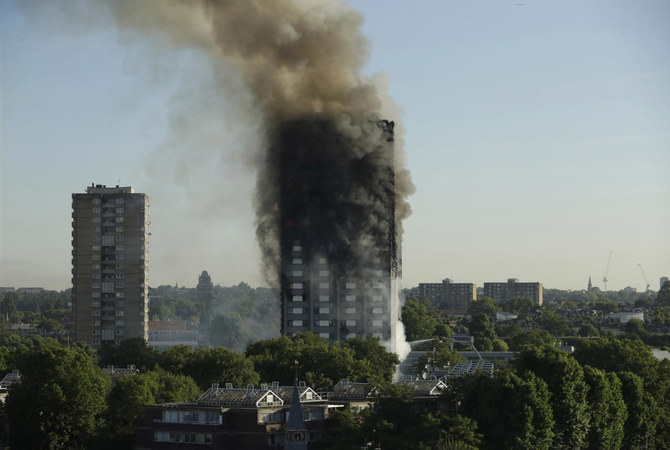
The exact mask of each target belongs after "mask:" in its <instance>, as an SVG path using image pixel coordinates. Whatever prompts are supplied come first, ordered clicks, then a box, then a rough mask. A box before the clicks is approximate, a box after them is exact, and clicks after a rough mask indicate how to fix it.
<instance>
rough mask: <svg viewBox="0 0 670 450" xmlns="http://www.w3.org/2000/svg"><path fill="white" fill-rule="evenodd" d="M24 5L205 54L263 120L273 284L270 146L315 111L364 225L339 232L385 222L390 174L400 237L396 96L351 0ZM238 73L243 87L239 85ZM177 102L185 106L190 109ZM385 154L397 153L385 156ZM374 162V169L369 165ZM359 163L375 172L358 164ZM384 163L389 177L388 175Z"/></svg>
mask: <svg viewBox="0 0 670 450" xmlns="http://www.w3.org/2000/svg"><path fill="white" fill-rule="evenodd" d="M25 5H32V6H26V8H32V9H33V10H40V14H41V15H42V16H43V17H46V16H48V17H49V18H50V20H52V19H51V18H52V17H54V16H56V15H57V13H58V11H59V10H61V9H63V8H64V7H66V6H67V5H70V6H71V8H69V9H68V11H70V13H68V14H67V16H68V17H69V21H70V22H73V21H74V22H76V23H73V24H71V25H74V26H70V28H73V29H74V28H77V27H80V28H85V27H86V26H90V27H92V26H95V25H96V22H97V23H100V22H101V21H104V20H106V19H107V18H110V17H111V18H112V20H113V21H114V22H115V24H116V26H117V29H118V30H119V31H120V35H121V39H122V40H123V41H124V42H126V41H132V42H145V43H148V44H146V45H149V46H152V45H155V46H157V47H158V46H159V47H161V48H163V49H165V48H175V49H179V50H189V51H193V52H195V53H198V54H202V55H205V56H206V57H207V60H208V61H209V62H210V63H211V67H212V69H213V70H214V77H213V78H214V79H215V80H216V82H217V83H218V85H217V86H216V87H217V88H218V89H220V90H221V91H225V92H226V97H227V98H228V100H230V101H233V102H236V109H237V111H239V115H244V116H248V117H254V118H255V119H256V121H257V123H259V124H260V125H259V126H258V130H259V131H258V133H259V134H260V138H259V137H254V139H250V140H249V141H250V147H251V148H249V152H253V158H252V159H253V161H255V165H256V169H257V174H258V177H257V183H256V192H255V200H254V203H255V208H256V226H257V233H256V234H257V236H258V241H259V244H260V247H261V252H262V254H263V264H264V274H265V275H266V278H267V279H268V281H269V282H270V283H271V284H272V285H273V286H277V281H278V280H277V269H278V267H279V230H278V225H279V221H280V217H279V209H280V208H279V206H280V205H279V184H278V179H279V176H280V174H279V173H278V171H279V165H278V164H277V163H276V159H277V158H276V155H275V154H273V152H275V151H276V150H277V145H275V144H273V142H272V138H273V137H274V136H277V134H278V133H281V129H282V127H283V126H284V125H282V124H286V123H292V122H293V123H295V121H308V122H310V121H313V120H314V119H315V118H317V117H318V121H319V122H320V123H328V127H330V128H331V131H332V132H333V135H335V134H336V135H339V136H341V139H343V140H346V141H347V142H348V144H350V145H342V146H338V147H337V149H336V150H337V151H336V154H332V155H331V154H329V155H328V159H329V161H331V163H332V164H335V165H338V166H341V167H343V168H345V169H346V177H344V178H343V179H341V183H348V184H349V185H350V189H349V192H348V193H347V194H346V195H348V196H349V199H348V200H347V203H349V204H351V205H353V206H352V207H354V208H357V211H358V213H359V214H358V215H359V216H360V220H361V221H360V223H356V224H351V225H353V226H352V227H350V229H356V230H360V233H358V235H355V234H351V235H348V236H345V237H343V239H345V238H346V239H350V240H351V244H352V246H353V245H358V246H361V245H362V247H359V248H361V249H364V248H365V245H364V244H365V241H366V238H365V235H366V234H368V235H369V236H372V235H374V234H375V233H377V232H378V231H379V230H380V229H381V228H379V227H380V226H382V227H386V225H385V224H381V223H377V222H379V220H378V219H379V217H381V216H380V215H379V214H377V213H376V211H377V210H379V209H380V208H382V209H383V206H382V205H380V198H381V197H380V195H378V193H376V192H375V189H376V188H377V187H378V186H384V185H385V184H388V182H389V180H391V181H392V182H393V184H394V193H395V194H394V195H395V201H394V204H395V217H396V224H395V225H396V226H395V227H394V229H395V232H396V233H397V235H398V236H397V240H398V242H399V241H400V236H401V233H402V227H401V225H402V220H403V219H404V218H406V217H407V216H408V215H409V212H410V209H409V206H408V204H407V201H406V199H407V196H408V195H409V194H410V193H411V192H412V191H413V186H412V183H411V181H410V177H409V174H408V172H407V170H406V169H405V168H404V166H403V153H402V133H401V126H400V124H399V122H398V117H397V113H396V111H395V108H394V105H393V103H392V101H391V100H390V99H389V98H388V97H387V96H386V94H385V92H384V89H383V88H382V89H380V88H379V84H380V82H379V80H378V79H375V78H370V77H366V76H364V75H363V74H362V69H363V67H364V65H365V64H366V62H367V59H368V42H367V40H366V39H365V37H364V36H363V35H362V32H361V26H362V24H363V17H362V16H361V14H360V13H358V12H357V11H355V10H353V9H352V8H351V6H349V5H348V4H347V3H345V2H342V1H338V0H322V1H305V0H108V1H105V2H96V1H91V2H81V1H79V2H72V3H67V4H65V3H64V4H61V3H60V2H57V3H51V2H31V1H30V0H27V1H26V3H25ZM100 7H102V10H101V9H100ZM49 11H51V12H49ZM101 11H102V12H103V13H102V14H101V13H100V12H101ZM52 13H53V14H52ZM63 15H64V13H61V16H63ZM72 17H74V19H72ZM231 72H234V75H231ZM239 80H241V83H242V84H243V86H244V90H243V92H242V90H240V89H238V85H237V82H238V81H239ZM189 89H194V87H193V86H189ZM184 109H185V110H186V109H188V113H190V112H192V109H193V105H189V106H188V107H184ZM175 110H176V112H175V111H172V115H173V116H174V115H177V116H178V115H179V105H176V106H175ZM183 115H184V116H186V115H187V113H184V114H183ZM379 119H387V120H391V121H395V122H396V126H395V130H394V133H395V143H394V146H393V147H394V149H393V152H392V153H391V154H388V153H387V154H383V152H380V149H379V142H378V138H379V136H380V134H381V133H382V130H381V129H380V128H379V127H378V126H377V122H378V120H379ZM192 121H193V118H192V117H189V118H186V117H184V119H183V124H185V125H184V126H182V127H181V128H184V127H185V126H186V127H187V126H188V124H190V123H192ZM173 128H174V129H179V128H180V127H178V126H176V127H173ZM174 129H173V131H172V133H173V137H172V139H171V141H173V142H174V141H175V140H176V139H178V137H179V136H180V133H182V134H183V130H181V131H175V130H174ZM186 134H188V133H186ZM174 136H177V138H175V137H174ZM169 140H170V139H169ZM177 145H178V143H177ZM225 151H226V150H225V149H224V148H222V149H221V152H225ZM314 151H320V150H318V149H314ZM380 158H381V159H384V158H386V160H384V161H380ZM388 158H392V161H391V162H392V164H389V161H388ZM377 163H381V165H380V166H379V167H376V166H375V164H377ZM363 166H365V167H368V168H369V169H370V170H362V169H361V167H363ZM389 167H390V168H392V171H393V173H388V169H389ZM363 178H364V179H365V182H364V183H363V182H362V179H363ZM347 220H348V219H347ZM344 228H346V227H344ZM344 228H343V229H344ZM386 229H388V227H386ZM375 230H377V231H375ZM351 250H352V251H353V247H352V248H351Z"/></svg>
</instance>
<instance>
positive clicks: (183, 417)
mask: <svg viewBox="0 0 670 450" xmlns="http://www.w3.org/2000/svg"><path fill="white" fill-rule="evenodd" d="M163 422H164V423H197V424H202V425H220V424H221V423H222V422H221V414H219V413H217V412H211V411H194V410H183V409H182V410H168V411H163Z"/></svg>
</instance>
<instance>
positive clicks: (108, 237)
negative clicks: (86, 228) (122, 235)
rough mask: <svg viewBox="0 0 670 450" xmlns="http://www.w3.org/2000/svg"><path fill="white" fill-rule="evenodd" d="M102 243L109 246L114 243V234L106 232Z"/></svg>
mask: <svg viewBox="0 0 670 450" xmlns="http://www.w3.org/2000/svg"><path fill="white" fill-rule="evenodd" d="M102 245H104V246H109V245H114V236H112V235H111V234H106V235H104V236H103V237H102Z"/></svg>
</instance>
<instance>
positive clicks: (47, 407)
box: [0, 333, 399, 449]
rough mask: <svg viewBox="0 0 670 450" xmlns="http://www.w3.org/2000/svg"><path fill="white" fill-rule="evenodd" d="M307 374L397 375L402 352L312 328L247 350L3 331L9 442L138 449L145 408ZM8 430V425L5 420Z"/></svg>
mask: <svg viewBox="0 0 670 450" xmlns="http://www.w3.org/2000/svg"><path fill="white" fill-rule="evenodd" d="M296 360H297V361H298V376H299V378H300V379H301V380H306V381H307V382H308V383H309V384H310V385H311V386H312V387H314V388H316V389H323V390H329V389H331V388H332V386H333V384H334V383H336V382H337V381H339V379H341V378H349V379H351V380H352V381H367V380H374V381H375V382H377V383H386V382H389V381H390V380H391V378H392V376H393V373H394V370H395V367H396V365H397V364H398V362H399V361H398V357H397V355H395V354H394V353H389V352H387V351H386V350H385V349H384V347H383V346H382V345H381V344H380V342H379V339H377V338H373V337H367V338H365V339H362V338H355V339H350V340H348V341H346V342H345V343H344V344H342V345H339V344H329V343H328V342H327V341H326V340H325V339H323V338H321V337H319V336H316V335H313V334H310V333H306V334H301V335H298V336H295V337H290V338H289V337H281V338H274V339H270V340H265V341H258V342H256V343H254V344H251V345H249V347H248V348H247V351H246V353H238V352H235V351H233V350H229V349H227V348H224V347H211V348H196V349H191V348H190V347H186V346H177V347H172V348H170V349H169V350H167V351H164V352H159V351H157V350H155V349H152V348H150V347H148V346H147V344H146V343H145V342H144V341H142V340H141V339H126V340H124V341H122V343H121V345H120V346H118V347H111V346H110V347H103V348H101V349H100V350H99V351H98V352H95V351H93V350H92V349H91V348H90V347H88V346H86V345H81V344H76V345H71V346H67V345H63V344H62V343H59V342H58V341H56V340H53V339H48V338H41V337H37V336H32V337H28V338H20V337H18V335H16V334H13V333H4V334H0V373H3V374H4V373H7V372H9V371H11V370H13V369H18V370H19V371H20V373H21V382H20V383H18V384H14V385H12V387H11V389H10V392H9V395H8V397H7V401H6V406H5V408H4V410H3V409H1V408H0V414H2V417H3V419H4V420H5V421H7V422H8V423H9V425H10V427H9V429H10V430H11V433H10V434H9V435H4V436H2V440H3V441H4V442H0V444H2V443H4V444H9V445H11V446H13V447H16V448H35V449H38V448H44V449H77V448H80V449H86V448H95V447H100V448H105V449H106V448H110V449H111V448H114V449H117V448H129V446H130V444H131V442H132V439H133V437H134V436H135V433H136V426H137V423H138V421H139V420H140V419H141V417H142V415H143V413H144V410H143V407H144V405H147V404H155V403H161V402H179V401H194V400H195V399H196V398H197V397H198V396H199V395H200V394H201V393H202V392H203V391H204V390H205V389H206V388H208V387H209V386H211V385H212V384H213V383H219V384H221V385H223V384H224V383H227V382H228V383H232V384H233V385H234V386H236V387H240V386H246V385H248V384H255V385H258V384H259V383H260V382H266V383H271V382H273V381H279V382H280V384H282V385H291V384H292V382H293V374H294V367H295V361H296ZM130 364H133V365H135V366H136V367H137V368H138V370H139V374H137V375H132V376H126V377H122V378H120V379H118V380H116V381H114V382H113V381H112V380H111V379H110V377H109V376H108V375H107V374H106V373H105V371H104V370H103V368H105V367H107V366H109V365H115V366H117V367H126V366H128V365H130ZM0 429H1V427H0Z"/></svg>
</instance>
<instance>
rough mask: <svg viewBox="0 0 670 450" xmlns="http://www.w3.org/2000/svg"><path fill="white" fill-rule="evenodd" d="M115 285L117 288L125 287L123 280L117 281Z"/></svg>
mask: <svg viewBox="0 0 670 450" xmlns="http://www.w3.org/2000/svg"><path fill="white" fill-rule="evenodd" d="M115 287H116V288H117V289H123V283H122V282H119V283H116V285H115Z"/></svg>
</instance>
